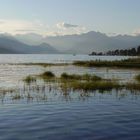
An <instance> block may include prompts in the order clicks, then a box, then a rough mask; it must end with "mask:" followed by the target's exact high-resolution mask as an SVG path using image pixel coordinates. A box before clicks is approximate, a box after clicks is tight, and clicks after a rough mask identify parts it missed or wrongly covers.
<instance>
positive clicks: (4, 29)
mask: <svg viewBox="0 0 140 140" xmlns="http://www.w3.org/2000/svg"><path fill="white" fill-rule="evenodd" d="M84 32H87V29H86V28H85V27H83V26H79V25H74V24H68V23H65V22H60V23H57V24H56V25H54V26H53V25H51V26H49V25H48V24H46V23H43V22H41V21H40V20H35V21H32V22H31V21H25V20H9V19H0V33H9V34H12V35H15V34H26V33H37V34H40V35H43V36H56V35H71V34H81V33H84Z"/></svg>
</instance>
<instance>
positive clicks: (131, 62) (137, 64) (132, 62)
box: [73, 58, 140, 68]
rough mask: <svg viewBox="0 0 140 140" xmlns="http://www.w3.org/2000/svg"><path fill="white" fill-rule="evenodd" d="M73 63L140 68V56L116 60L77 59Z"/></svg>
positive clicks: (90, 65)
mask: <svg viewBox="0 0 140 140" xmlns="http://www.w3.org/2000/svg"><path fill="white" fill-rule="evenodd" d="M73 65H75V66H84V67H118V68H140V58H131V59H125V60H115V61H105V60H91V61H75V62H74V63H73Z"/></svg>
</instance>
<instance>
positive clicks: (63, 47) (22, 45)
mask: <svg viewBox="0 0 140 140" xmlns="http://www.w3.org/2000/svg"><path fill="white" fill-rule="evenodd" d="M38 44H39V45H38ZM139 45H140V35H138V36H130V35H118V36H107V35H106V34H103V33H100V32H94V31H91V32H88V33H83V34H80V35H65V36H54V37H43V36H41V35H38V34H34V33H30V34H25V35H15V36H10V35H0V53H24V54H26V53H28V54H29V53H31V54H34V53H38V54H39V53H40V54H50V53H52V54H56V53H72V54H89V53H91V52H93V51H96V52H106V51H109V50H116V49H129V48H133V47H137V46H139Z"/></svg>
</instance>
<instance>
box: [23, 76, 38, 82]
mask: <svg viewBox="0 0 140 140" xmlns="http://www.w3.org/2000/svg"><path fill="white" fill-rule="evenodd" d="M23 81H24V82H25V83H27V84H30V83H33V82H36V78H35V77H33V76H30V75H29V76H27V77H26V78H25V79H23Z"/></svg>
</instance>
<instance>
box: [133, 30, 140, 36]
mask: <svg viewBox="0 0 140 140" xmlns="http://www.w3.org/2000/svg"><path fill="white" fill-rule="evenodd" d="M132 35H135V36H137V35H140V29H136V30H134V31H133V33H132Z"/></svg>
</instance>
